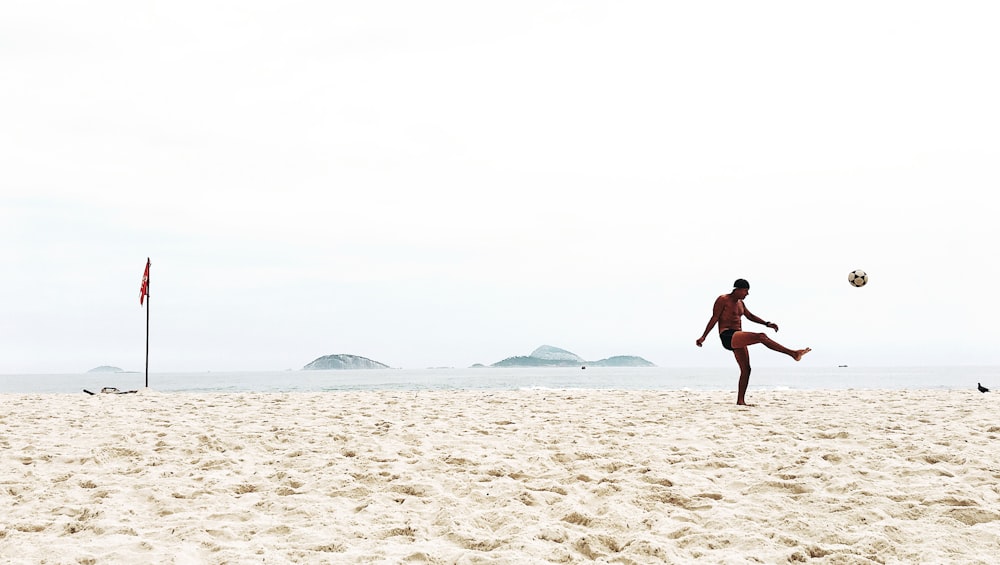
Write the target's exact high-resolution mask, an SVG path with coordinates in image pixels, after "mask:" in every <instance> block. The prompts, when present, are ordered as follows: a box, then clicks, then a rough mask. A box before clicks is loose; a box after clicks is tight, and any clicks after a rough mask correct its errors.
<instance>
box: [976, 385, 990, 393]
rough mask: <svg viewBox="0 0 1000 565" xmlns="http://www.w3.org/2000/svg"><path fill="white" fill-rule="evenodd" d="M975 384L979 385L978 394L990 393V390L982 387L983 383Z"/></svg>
mask: <svg viewBox="0 0 1000 565" xmlns="http://www.w3.org/2000/svg"><path fill="white" fill-rule="evenodd" d="M976 384H977V385H979V392H989V391H990V389H988V388H986V387H984V386H983V383H976Z"/></svg>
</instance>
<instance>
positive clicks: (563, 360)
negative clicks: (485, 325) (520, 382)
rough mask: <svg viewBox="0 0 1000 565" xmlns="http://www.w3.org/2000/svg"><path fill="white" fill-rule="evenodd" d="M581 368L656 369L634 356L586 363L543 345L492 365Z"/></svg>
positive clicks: (563, 351)
mask: <svg viewBox="0 0 1000 565" xmlns="http://www.w3.org/2000/svg"><path fill="white" fill-rule="evenodd" d="M580 366H584V367H585V366H591V367H655V366H656V365H654V364H653V363H650V362H649V361H647V360H645V359H643V358H642V357H636V356H634V355H615V356H614V357H608V358H607V359H600V360H598V361H586V360H584V359H583V358H582V357H580V356H579V355H577V354H575V353H572V352H569V351H566V350H565V349H560V348H558V347H552V346H551V345H543V346H541V347H539V348H538V349H536V350H534V351H532V352H531V355H527V356H524V355H519V356H516V357H508V358H506V359H504V360H503V361H498V362H496V363H493V364H492V365H490V367H580Z"/></svg>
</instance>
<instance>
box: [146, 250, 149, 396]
mask: <svg viewBox="0 0 1000 565" xmlns="http://www.w3.org/2000/svg"><path fill="white" fill-rule="evenodd" d="M146 265H147V267H146V268H147V269H148V268H149V267H148V265H149V257H147V258H146ZM146 388H149V277H147V278H146Z"/></svg>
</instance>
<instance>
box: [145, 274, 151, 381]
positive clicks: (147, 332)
mask: <svg viewBox="0 0 1000 565" xmlns="http://www.w3.org/2000/svg"><path fill="white" fill-rule="evenodd" d="M146 263H147V264H149V259H148V258H147V259H146ZM150 278H152V277H146V388H149V279H150Z"/></svg>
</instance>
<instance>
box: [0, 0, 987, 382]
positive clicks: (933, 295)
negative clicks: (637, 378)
mask: <svg viewBox="0 0 1000 565" xmlns="http://www.w3.org/2000/svg"><path fill="white" fill-rule="evenodd" d="M995 6H996V4H995V3H994V2H957V3H952V2H919V1H917V2H914V1H907V2H877V1H875V2H872V1H865V2H836V3H815V2H800V1H789V2H742V1H741V2H662V1H651V2H587V1H578V0H574V1H566V2H544V1H542V2H540V1H536V0H533V1H528V2H521V1H510V0H505V1H503V2H470V1H454V2H441V1H429V2H409V1H381V2H379V1H372V2H321V1H299V2H291V1H289V2H259V1H256V2H255V1H246V0H238V1H237V0H233V1H230V2H213V1H197V2H194V1H178V0H172V1H170V2H134V1H125V0H122V1H97V2H69V1H63V2H33V1H11V0H6V1H5V2H4V3H3V4H2V5H0V191H2V192H0V261H2V263H3V276H2V277H0V304H2V307H0V373H4V374H10V373H47V372H52V373H58V372H83V371H86V370H88V369H90V368H93V367H95V366H98V365H105V364H109V365H116V366H119V367H122V368H124V369H126V370H142V368H143V364H144V356H145V324H146V312H145V311H144V309H143V308H141V307H140V306H139V303H138V294H139V281H140V278H141V275H142V269H143V267H144V266H145V262H146V257H147V256H148V257H151V258H152V262H153V265H152V277H151V278H152V281H151V293H152V294H151V297H150V298H151V302H150V306H151V308H152V310H151V311H150V314H151V338H150V339H151V353H150V370H151V371H152V372H160V371H203V370H280V369H286V368H293V369H298V368H301V367H302V366H303V365H305V364H306V363H308V362H310V361H312V360H313V359H315V358H317V357H319V356H321V355H326V354H331V353H350V354H355V355H362V356H365V357H369V358H372V359H375V360H378V361H381V362H384V363H387V364H389V365H392V366H394V367H405V368H422V367H428V366H455V367H465V366H468V365H471V364H473V363H477V362H478V363H484V364H489V363H494V362H496V361H499V360H501V359H503V358H505V357H508V356H511V355H526V354H528V353H530V352H531V351H532V350H533V349H534V348H535V347H537V346H539V345H542V344H549V345H554V346H557V347H562V348H565V349H568V350H570V351H573V352H575V353H577V354H579V355H580V356H582V357H584V358H585V359H590V360H596V359H600V358H604V357H608V356H611V355H617V354H632V355H639V356H642V357H645V358H646V359H649V360H650V361H653V362H654V363H656V364H658V365H661V366H727V365H730V364H733V361H732V356H731V354H730V353H728V352H726V351H724V350H723V349H722V348H721V346H719V344H718V340H717V339H716V338H715V336H714V335H713V336H712V337H711V339H710V341H709V342H707V344H706V347H705V348H702V349H699V348H697V347H695V345H694V340H695V339H696V338H697V337H698V336H699V335H700V334H701V332H702V330H703V329H704V327H705V323H706V322H707V321H708V318H709V316H710V313H711V305H712V301H713V300H714V298H715V297H716V296H717V295H719V294H721V293H724V292H728V291H729V289H730V288H731V285H732V281H733V280H734V279H735V278H737V277H744V278H747V279H749V280H750V283H751V285H752V289H751V295H750V297H749V298H748V299H747V301H746V303H747V306H748V308H749V309H750V310H751V311H753V312H754V313H757V314H759V315H761V316H762V317H764V318H766V319H769V320H773V321H775V322H777V323H778V324H779V325H780V326H781V331H780V332H779V333H778V334H777V336H776V338H777V339H778V340H779V341H780V342H782V343H785V344H786V345H789V346H792V347H804V346H811V347H812V348H813V349H814V350H815V351H814V353H812V354H810V356H808V357H806V359H805V360H804V361H803V363H807V364H810V365H814V366H822V365H837V364H841V363H847V364H851V365H925V364H926V365H956V364H982V365H1000V348H998V347H997V345H996V342H997V338H998V335H1000V334H998V332H1000V329H998V325H997V320H998V318H1000V311H998V307H997V301H996V300H994V299H993V297H992V290H993V289H994V288H995V286H996V284H997V282H998V280H1000V266H998V262H997V259H996V255H997V254H996V252H995V250H994V247H995V242H996V241H997V237H998V235H1000V228H998V227H997V222H996V219H995V218H996V212H995V206H994V205H993V202H994V201H995V197H993V196H992V195H991V193H992V192H993V191H994V190H995V189H996V188H997V186H998V181H1000V169H998V166H997V163H998V157H1000V134H998V132H1000V102H998V101H1000V73H998V72H997V68H998V55H997V54H998V53H1000V34H997V33H996V30H997V28H998V24H1000V18H998V16H1000V7H995ZM855 268H862V269H865V270H866V271H868V273H869V274H870V276H871V282H870V284H869V285H868V286H867V287H865V288H863V289H854V288H851V287H849V286H848V284H847V279H846V277H847V273H848V272H849V271H850V270H852V269H855ZM745 327H747V329H749V328H750V327H754V325H753V324H747V325H746V326H745ZM758 347H759V346H758ZM751 356H752V358H753V361H754V364H755V366H768V365H771V366H775V365H786V364H788V363H792V361H790V360H789V359H787V358H786V357H784V356H781V355H778V354H776V353H773V352H770V351H767V350H765V349H764V348H763V347H760V349H756V348H755V349H754V350H753V351H752V353H751ZM734 366H735V365H734Z"/></svg>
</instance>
